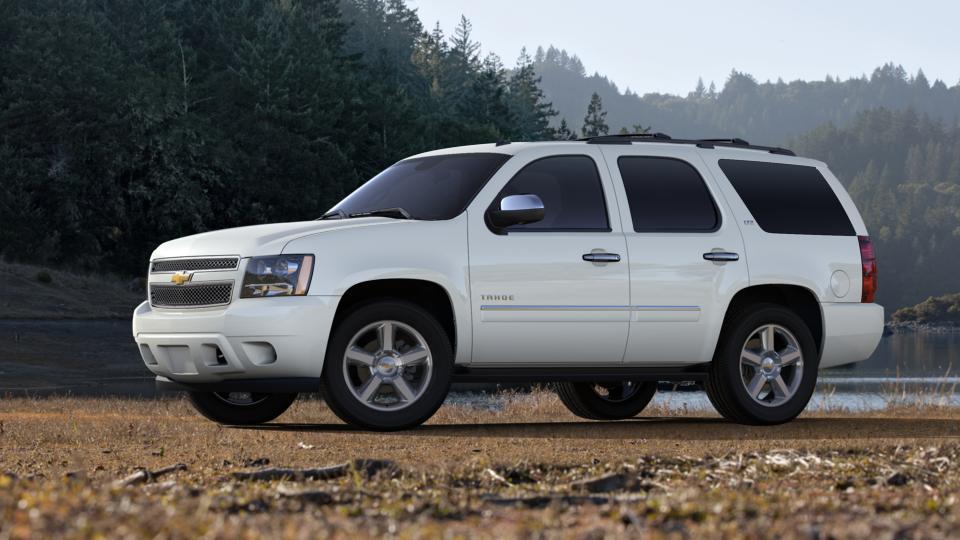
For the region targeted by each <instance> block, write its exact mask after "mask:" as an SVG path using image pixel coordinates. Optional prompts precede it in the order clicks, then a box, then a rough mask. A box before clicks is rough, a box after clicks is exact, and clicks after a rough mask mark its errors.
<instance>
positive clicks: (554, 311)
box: [469, 146, 630, 367]
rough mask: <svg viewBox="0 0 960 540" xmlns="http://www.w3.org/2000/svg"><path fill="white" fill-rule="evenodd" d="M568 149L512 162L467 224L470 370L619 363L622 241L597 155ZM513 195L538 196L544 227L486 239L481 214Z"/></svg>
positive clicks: (624, 274)
mask: <svg viewBox="0 0 960 540" xmlns="http://www.w3.org/2000/svg"><path fill="white" fill-rule="evenodd" d="M577 150H578V151H577V152H576V153H574V154H571V155H563V156H556V155H553V156H550V155H546V154H545V155H542V156H540V155H532V156H527V157H524V158H523V159H521V158H520V156H518V157H515V158H514V159H513V160H511V161H510V162H508V163H507V164H506V165H505V166H504V168H503V170H501V172H500V174H498V175H497V177H495V179H494V180H492V181H491V185H488V186H487V188H485V190H484V191H483V192H482V193H481V194H480V196H479V197H486V199H485V200H483V199H480V200H481V201H482V202H481V203H480V206H475V207H474V208H479V209H480V211H478V212H473V213H472V214H471V216H470V226H469V229H470V231H469V241H470V281H471V287H470V288H471V295H472V297H471V303H472V310H473V313H472V315H473V329H474V340H473V343H474V348H473V364H474V365H499V366H507V365H509V366H511V367H514V366H523V365H549V364H554V365H571V364H582V363H592V364H595V365H619V364H620V362H622V360H623V351H624V347H625V345H626V341H627V330H628V325H629V317H630V309H629V296H630V291H629V276H628V268H627V265H628V263H627V253H626V241H625V239H624V236H623V232H622V231H621V229H620V219H619V215H618V213H617V212H618V210H617V201H616V198H615V195H614V194H613V190H612V189H611V188H612V186H611V185H610V179H609V177H608V175H607V173H606V167H605V165H604V163H603V161H602V160H603V157H602V155H601V154H600V151H599V150H598V149H597V148H596V147H589V146H588V147H586V148H577ZM519 194H534V195H537V196H538V197H539V198H540V199H541V200H542V201H543V204H544V210H545V212H544V214H545V217H544V219H543V220H542V221H540V222H537V223H530V224H525V225H515V226H512V227H508V228H507V229H505V230H504V231H501V232H500V234H498V233H497V232H494V230H492V229H491V227H490V226H489V225H488V224H487V222H486V220H484V218H483V215H482V214H483V213H484V211H485V210H486V209H487V208H489V207H491V206H494V207H495V206H496V205H499V201H500V199H502V198H503V197H506V196H508V195H519ZM479 197H478V199H479ZM618 257H619V261H616V260H614V259H617V258H618Z"/></svg>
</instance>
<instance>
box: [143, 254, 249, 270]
mask: <svg viewBox="0 0 960 540" xmlns="http://www.w3.org/2000/svg"><path fill="white" fill-rule="evenodd" d="M239 263H240V258H239V257H207V258H201V259H161V260H158V261H153V263H151V264H150V271H151V272H179V271H181V270H187V271H189V272H195V271H202V270H233V269H235V268H236V267H237V265H238V264H239Z"/></svg>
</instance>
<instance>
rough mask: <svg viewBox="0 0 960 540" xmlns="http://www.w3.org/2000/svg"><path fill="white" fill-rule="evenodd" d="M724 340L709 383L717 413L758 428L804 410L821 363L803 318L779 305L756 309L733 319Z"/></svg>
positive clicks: (708, 386) (795, 415)
mask: <svg viewBox="0 0 960 540" xmlns="http://www.w3.org/2000/svg"><path fill="white" fill-rule="evenodd" d="M720 339H721V341H720V345H719V349H718V351H717V355H716V358H714V361H713V362H712V363H711V365H710V372H709V377H708V379H707V382H706V384H705V388H706V390H707V396H708V397H709V398H710V401H711V403H713V406H714V407H715V408H716V409H717V412H719V413H720V414H721V415H723V416H724V417H725V418H728V419H730V420H733V421H734V422H738V423H741V424H756V425H766V424H780V423H783V422H788V421H790V420H792V419H794V418H796V417H797V415H799V414H800V413H801V412H803V409H804V408H805V407H806V406H807V403H808V402H809V401H810V397H811V396H812V395H813V391H814V388H815V386H816V384H817V369H818V367H819V363H820V359H819V354H818V351H817V347H816V344H815V343H814V340H813V336H812V334H811V333H810V329H809V328H807V325H806V324H805V323H804V322H803V320H802V319H800V317H798V316H797V315H796V314H795V313H793V312H792V311H790V310H788V309H786V308H784V307H782V306H779V305H776V304H760V305H755V306H752V307H751V308H749V309H747V310H744V311H742V312H741V313H739V314H737V315H735V316H734V317H733V319H732V320H731V321H730V322H729V323H728V325H727V328H725V330H724V332H723V333H722V334H721V338H720Z"/></svg>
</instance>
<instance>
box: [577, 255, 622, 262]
mask: <svg viewBox="0 0 960 540" xmlns="http://www.w3.org/2000/svg"><path fill="white" fill-rule="evenodd" d="M583 260H585V261H587V262H594V263H611V262H620V255H618V254H616V253H584V254H583Z"/></svg>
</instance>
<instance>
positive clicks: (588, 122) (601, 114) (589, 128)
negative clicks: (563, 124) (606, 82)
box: [580, 92, 610, 137]
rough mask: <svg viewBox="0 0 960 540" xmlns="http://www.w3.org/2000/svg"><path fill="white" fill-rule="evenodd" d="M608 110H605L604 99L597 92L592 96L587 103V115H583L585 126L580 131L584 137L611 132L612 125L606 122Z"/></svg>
mask: <svg viewBox="0 0 960 540" xmlns="http://www.w3.org/2000/svg"><path fill="white" fill-rule="evenodd" d="M606 119H607V112H606V111H604V110H603V101H602V100H601V99H600V95H599V94H597V93H596V92H594V93H593V95H592V96H590V104H589V105H587V115H586V116H584V117H583V127H582V128H580V132H581V133H582V134H583V136H584V137H597V136H599V135H607V134H608V133H610V126H608V125H607V123H606Z"/></svg>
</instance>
